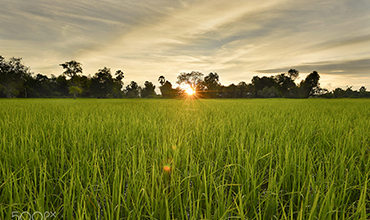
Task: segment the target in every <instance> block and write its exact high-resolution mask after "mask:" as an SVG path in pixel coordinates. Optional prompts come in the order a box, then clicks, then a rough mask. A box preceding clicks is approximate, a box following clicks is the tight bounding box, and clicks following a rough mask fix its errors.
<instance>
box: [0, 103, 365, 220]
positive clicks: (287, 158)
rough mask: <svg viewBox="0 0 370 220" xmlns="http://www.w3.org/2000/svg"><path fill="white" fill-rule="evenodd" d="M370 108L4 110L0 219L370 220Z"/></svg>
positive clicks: (13, 106)
mask: <svg viewBox="0 0 370 220" xmlns="http://www.w3.org/2000/svg"><path fill="white" fill-rule="evenodd" d="M369 180H370V100H367V99H357V100H351V99H336V100H322V99H306V100H289V99H240V100H193V99H186V100H161V99H153V100H144V99H133V100H129V99H106V100H96V99H76V100H72V99H24V100H22V99H11V100H4V99H3V100H0V219H1V220H7V219H67V220H70V219H369V218H370V185H369V184H370V183H369Z"/></svg>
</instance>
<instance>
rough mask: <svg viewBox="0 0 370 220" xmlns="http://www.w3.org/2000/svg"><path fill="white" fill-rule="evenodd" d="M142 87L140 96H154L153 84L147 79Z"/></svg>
mask: <svg viewBox="0 0 370 220" xmlns="http://www.w3.org/2000/svg"><path fill="white" fill-rule="evenodd" d="M144 86H145V87H144V88H143V90H142V91H141V97H142V98H147V97H153V96H155V85H153V83H151V82H149V81H145V83H144Z"/></svg>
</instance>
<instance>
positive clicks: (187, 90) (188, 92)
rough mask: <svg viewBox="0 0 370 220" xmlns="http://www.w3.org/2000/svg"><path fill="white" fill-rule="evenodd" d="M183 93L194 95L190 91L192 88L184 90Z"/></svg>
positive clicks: (192, 91)
mask: <svg viewBox="0 0 370 220" xmlns="http://www.w3.org/2000/svg"><path fill="white" fill-rule="evenodd" d="M185 92H186V93H187V94H188V95H193V94H194V93H195V91H194V90H193V89H192V88H188V89H186V90H185Z"/></svg>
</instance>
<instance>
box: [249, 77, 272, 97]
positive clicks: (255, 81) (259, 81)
mask: <svg viewBox="0 0 370 220" xmlns="http://www.w3.org/2000/svg"><path fill="white" fill-rule="evenodd" d="M252 85H253V87H254V97H260V96H258V91H262V90H263V89H264V88H265V87H266V86H267V88H270V87H271V86H273V87H275V86H276V81H275V79H274V77H273V76H271V77H266V76H263V77H261V78H260V77H258V76H254V77H253V78H252Z"/></svg>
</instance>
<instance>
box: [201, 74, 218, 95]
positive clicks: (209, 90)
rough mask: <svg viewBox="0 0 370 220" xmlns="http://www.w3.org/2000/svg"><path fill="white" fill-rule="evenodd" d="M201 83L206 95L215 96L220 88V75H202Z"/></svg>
mask: <svg viewBox="0 0 370 220" xmlns="http://www.w3.org/2000/svg"><path fill="white" fill-rule="evenodd" d="M203 85H204V86H205V88H204V89H205V94H206V97H209V98H217V97H218V96H219V92H220V91H219V90H220V77H219V76H218V74H217V73H212V72H211V73H209V74H208V75H207V76H205V77H204V81H203Z"/></svg>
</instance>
